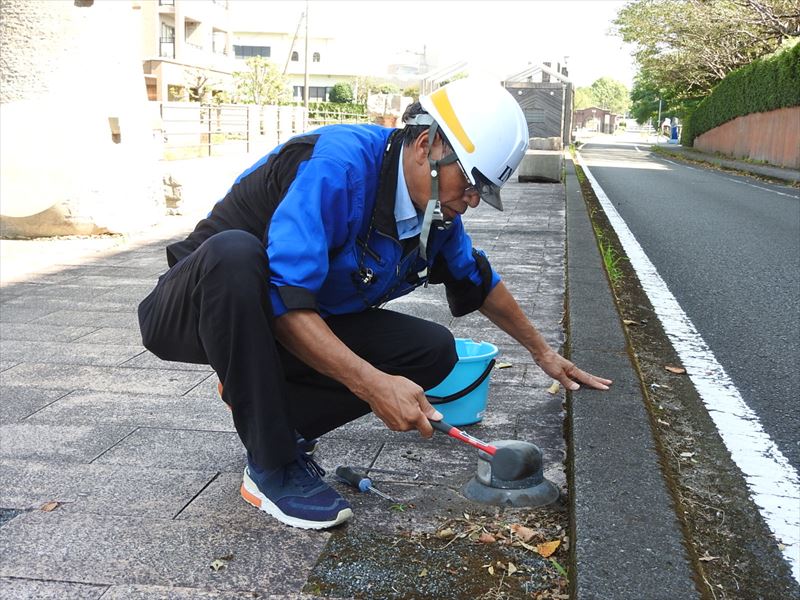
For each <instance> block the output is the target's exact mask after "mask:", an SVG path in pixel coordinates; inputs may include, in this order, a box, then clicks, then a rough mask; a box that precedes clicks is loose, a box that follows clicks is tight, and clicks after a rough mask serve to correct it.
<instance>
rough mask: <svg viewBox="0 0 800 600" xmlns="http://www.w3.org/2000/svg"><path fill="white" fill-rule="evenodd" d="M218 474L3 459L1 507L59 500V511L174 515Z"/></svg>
mask: <svg viewBox="0 0 800 600" xmlns="http://www.w3.org/2000/svg"><path fill="white" fill-rule="evenodd" d="M215 475H216V473H214V472H211V471H205V472H202V471H192V470H189V468H186V469H181V470H176V469H170V470H162V469H151V468H141V467H135V466H134V467H131V466H115V465H98V464H91V465H86V464H63V463H61V464H53V463H42V462H32V461H22V460H4V461H3V462H2V464H0V505H2V506H8V507H16V508H21V509H31V508H32V509H37V508H39V507H40V506H42V505H43V504H44V503H46V502H59V503H62V505H61V506H59V507H58V508H57V510H59V511H64V512H67V513H95V514H102V515H130V516H136V515H139V516H142V517H149V518H154V519H158V518H160V519H169V518H171V517H173V516H175V515H176V514H178V513H179V512H180V511H181V509H183V507H184V506H186V505H187V504H188V503H189V502H190V501H191V500H192V498H194V497H195V495H196V494H197V493H198V492H200V490H202V489H203V488H204V487H205V486H206V485H207V484H208V482H209V481H211V480H212V479H213V478H214V476H215Z"/></svg>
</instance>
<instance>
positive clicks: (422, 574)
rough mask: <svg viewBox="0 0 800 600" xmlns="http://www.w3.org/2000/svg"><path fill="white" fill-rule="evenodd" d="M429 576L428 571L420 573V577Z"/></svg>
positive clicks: (423, 570) (424, 570)
mask: <svg viewBox="0 0 800 600" xmlns="http://www.w3.org/2000/svg"><path fill="white" fill-rule="evenodd" d="M427 576H428V569H422V571H420V572H419V577H427Z"/></svg>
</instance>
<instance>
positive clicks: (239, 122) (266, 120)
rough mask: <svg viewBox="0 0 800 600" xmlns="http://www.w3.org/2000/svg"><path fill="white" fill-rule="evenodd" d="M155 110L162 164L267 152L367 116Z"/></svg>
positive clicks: (193, 106) (283, 109)
mask: <svg viewBox="0 0 800 600" xmlns="http://www.w3.org/2000/svg"><path fill="white" fill-rule="evenodd" d="M153 108H154V109H157V112H158V115H157V119H156V120H157V123H158V126H157V127H156V137H157V138H158V139H160V140H161V141H162V143H163V151H164V152H163V156H164V158H165V159H166V160H176V159H182V158H199V157H204V156H225V155H230V154H239V153H246V152H259V151H260V152H267V151H269V150H271V149H272V148H273V147H275V146H277V145H278V144H280V143H283V142H285V141H286V140H287V139H289V138H290V137H292V136H293V135H295V134H298V133H302V132H305V131H309V130H311V129H315V128H317V127H320V126H322V125H328V124H332V123H365V122H367V116H366V115H359V114H354V113H347V112H343V111H336V110H330V109H328V110H324V111H323V110H315V109H314V108H313V107H312V109H311V110H310V111H308V112H307V111H306V109H305V108H304V107H302V106H255V105H246V104H221V105H209V104H200V103H196V102H155V103H153Z"/></svg>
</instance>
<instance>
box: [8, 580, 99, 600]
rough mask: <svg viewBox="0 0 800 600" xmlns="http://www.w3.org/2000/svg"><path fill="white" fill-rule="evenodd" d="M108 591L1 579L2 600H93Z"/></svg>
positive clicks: (76, 584)
mask: <svg viewBox="0 0 800 600" xmlns="http://www.w3.org/2000/svg"><path fill="white" fill-rule="evenodd" d="M107 590H108V586H107V585H91V584H88V583H71V582H68V581H39V580H36V579H15V578H13V577H0V598H2V599H5V600H21V599H22V598H24V599H25V600H48V599H54V598H58V599H59V600H91V599H93V598H100V597H101V596H103V594H105V593H106V591H107Z"/></svg>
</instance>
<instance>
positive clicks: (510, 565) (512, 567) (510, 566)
mask: <svg viewBox="0 0 800 600" xmlns="http://www.w3.org/2000/svg"><path fill="white" fill-rule="evenodd" d="M517 571H518V569H517V567H516V566H515V565H514V563H512V562H510V563H508V574H509V575H513V574H514V573H516V572H517Z"/></svg>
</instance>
